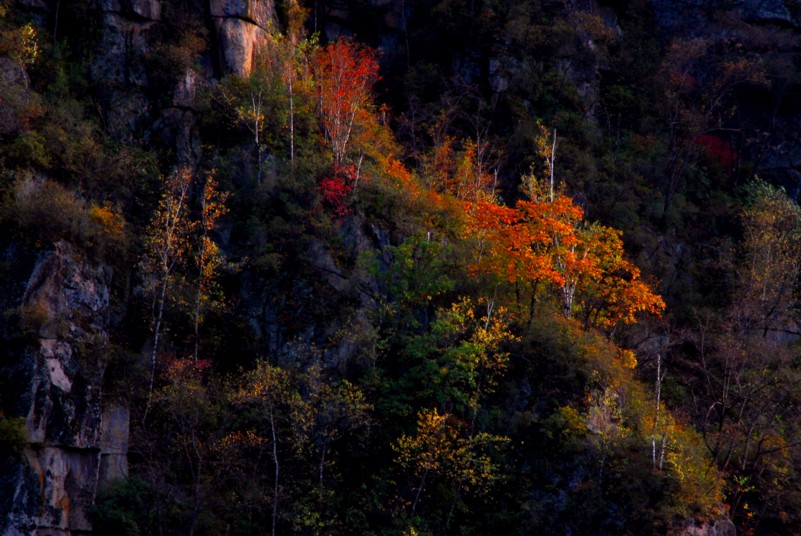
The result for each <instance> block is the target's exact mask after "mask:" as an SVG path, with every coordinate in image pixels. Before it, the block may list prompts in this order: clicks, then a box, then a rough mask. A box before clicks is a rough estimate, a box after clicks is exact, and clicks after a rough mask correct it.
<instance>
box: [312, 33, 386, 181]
mask: <svg viewBox="0 0 801 536" xmlns="http://www.w3.org/2000/svg"><path fill="white" fill-rule="evenodd" d="M312 68H313V70H314V78H315V82H316V85H317V97H318V113H319V115H320V119H321V121H322V124H323V131H324V132H325V138H326V140H327V141H328V143H329V145H330V147H331V152H332V153H333V157H334V163H335V164H336V165H340V166H341V165H344V164H345V163H346V159H347V149H348V141H349V140H350V138H351V133H352V132H353V127H354V124H355V123H356V121H357V118H358V115H359V111H360V110H363V109H365V108H367V107H368V106H369V105H370V101H371V95H370V91H371V89H372V87H373V84H375V82H376V81H377V80H378V54H377V52H376V51H375V50H373V49H372V48H369V47H366V46H363V45H360V44H359V43H355V42H353V41H352V40H350V39H346V38H340V39H338V40H336V41H334V42H332V43H329V44H328V45H327V46H325V47H323V48H320V49H318V50H317V51H316V52H315V54H314V56H313V57H312Z"/></svg>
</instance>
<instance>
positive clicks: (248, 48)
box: [209, 0, 275, 75]
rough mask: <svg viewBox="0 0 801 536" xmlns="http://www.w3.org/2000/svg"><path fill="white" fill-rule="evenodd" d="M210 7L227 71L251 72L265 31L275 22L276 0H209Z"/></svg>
mask: <svg viewBox="0 0 801 536" xmlns="http://www.w3.org/2000/svg"><path fill="white" fill-rule="evenodd" d="M209 7H210V10H211V16H212V18H213V19H214V28H215V30H216V32H217V39H218V42H219V55H220V64H221V65H222V67H223V69H224V71H225V72H226V74H229V73H233V74H239V75H248V74H250V71H251V69H252V68H253V61H254V59H255V56H256V52H257V51H258V48H259V46H260V44H262V43H263V42H264V38H265V35H266V34H265V32H266V31H267V30H269V28H270V26H271V25H272V24H273V22H274V21H275V5H274V4H273V0H210V5H209Z"/></svg>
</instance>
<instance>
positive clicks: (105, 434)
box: [0, 242, 127, 536]
mask: <svg viewBox="0 0 801 536" xmlns="http://www.w3.org/2000/svg"><path fill="white" fill-rule="evenodd" d="M111 277H112V274H111V271H110V269H108V268H107V267H105V266H102V265H97V264H95V263H93V262H90V261H88V260H87V259H86V258H84V257H83V255H82V254H81V253H80V252H79V250H78V249H77V248H75V247H74V246H72V245H70V244H68V243H66V242H59V243H57V244H55V246H54V248H53V249H52V250H50V251H47V252H44V253H42V254H41V255H40V258H39V260H38V262H37V263H36V266H35V268H34V270H33V273H32V274H31V276H30V279H29V280H28V283H27V287H26V289H25V294H24V297H23V299H22V302H21V305H20V307H19V311H20V317H21V324H22V328H23V329H24V331H25V333H24V335H23V336H24V338H25V340H26V343H24V344H22V345H21V349H20V351H19V352H18V353H17V355H13V356H10V357H11V363H8V364H6V365H5V367H4V369H3V374H4V376H5V378H4V379H5V380H6V384H7V385H8V386H10V387H11V389H12V390H14V392H15V395H16V396H15V398H16V404H15V406H16V407H15V408H14V410H15V412H16V413H17V414H19V415H23V416H25V432H26V438H27V441H28V447H27V448H26V449H25V450H24V453H23V455H22V456H21V457H20V459H18V460H17V462H16V463H13V464H9V465H8V469H9V470H8V471H6V473H5V474H3V476H2V478H0V489H2V493H0V496H2V502H3V504H2V508H0V510H2V511H3V512H7V515H5V516H4V517H3V518H2V519H0V530H1V531H2V533H3V534H4V535H8V536H15V535H23V534H25V535H29V534H41V535H50V534H70V533H73V534H74V533H81V532H87V531H90V530H91V524H90V522H89V519H88V515H89V509H90V508H91V506H92V503H93V500H94V496H95V491H96V488H97V485H98V482H99V477H100V475H101V471H100V469H101V459H102V460H103V461H104V462H105V463H104V464H103V468H104V470H103V472H102V475H103V478H109V477H115V476H122V475H124V474H125V473H126V462H125V459H124V457H123V458H120V457H119V453H120V451H124V450H125V444H126V442H127V413H126V411H125V410H124V409H120V408H109V409H107V410H104V408H103V404H102V389H101V386H102V380H103V372H104V366H105V358H106V356H105V352H106V348H107V342H108V307H109V284H110V282H111ZM6 396H7V397H8V394H6ZM8 398H11V397H8Z"/></svg>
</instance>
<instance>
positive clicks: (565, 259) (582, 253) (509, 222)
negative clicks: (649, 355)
mask: <svg viewBox="0 0 801 536" xmlns="http://www.w3.org/2000/svg"><path fill="white" fill-rule="evenodd" d="M466 228H467V234H468V236H470V237H472V238H474V239H475V240H476V243H477V256H476V258H475V260H474V262H472V263H471V266H470V270H471V272H472V273H473V274H480V273H484V274H494V275H498V276H502V277H504V278H505V279H506V280H507V281H509V282H510V283H516V282H521V281H525V282H530V283H532V284H533V286H534V288H535V289H537V288H543V287H544V288H548V289H550V290H551V291H555V293H556V294H557V295H558V296H559V300H560V302H561V304H562V308H563V312H564V315H565V316H566V317H572V316H577V314H578V315H580V317H581V318H582V319H583V320H584V322H585V323H586V324H587V325H593V326H595V327H599V328H612V327H614V326H616V325H617V324H618V323H619V322H622V323H632V322H634V321H635V315H636V314H637V313H640V312H650V313H654V314H659V313H660V312H661V311H662V310H663V309H664V306H665V304H664V302H663V300H662V298H661V297H660V296H659V295H658V294H656V293H655V292H654V291H653V289H652V288H651V287H650V286H649V285H648V284H647V283H646V282H644V281H642V279H640V270H639V269H638V268H637V267H636V266H635V265H634V264H632V263H631V262H629V261H627V260H626V259H625V258H624V254H623V242H622V240H621V238H620V234H621V233H620V231H617V230H615V229H612V228H609V227H605V226H603V225H599V224H587V223H585V222H584V212H583V211H582V210H581V208H580V207H578V206H576V205H575V204H573V200H572V199H571V198H570V197H568V196H566V195H563V194H557V195H554V196H553V198H550V196H537V197H535V199H533V200H523V201H519V202H518V203H517V205H516V206H515V207H514V208H510V207H505V206H501V205H498V204H496V203H493V202H490V201H479V202H476V203H469V204H467V227H466Z"/></svg>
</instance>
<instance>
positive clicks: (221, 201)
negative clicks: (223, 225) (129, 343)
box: [192, 174, 229, 365]
mask: <svg viewBox="0 0 801 536" xmlns="http://www.w3.org/2000/svg"><path fill="white" fill-rule="evenodd" d="M228 197H229V195H228V194H227V193H224V192H220V190H219V187H218V184H217V180H216V179H215V178H214V175H213V174H212V175H209V176H208V177H206V183H205V184H204V185H203V191H202V192H201V193H200V221H198V222H197V229H198V233H197V236H196V238H195V241H196V243H197V245H196V251H195V254H194V260H195V263H196V264H197V281H196V284H195V297H194V306H193V310H192V324H193V328H194V336H195V364H196V365H197V362H198V353H199V351H200V323H201V322H202V320H203V316H204V312H205V310H206V309H207V308H208V307H209V305H211V304H212V303H213V302H214V295H215V294H216V293H217V291H218V289H217V282H216V277H217V274H218V272H219V269H220V266H221V265H222V262H223V258H222V254H221V253H220V248H219V247H218V246H217V244H216V243H215V242H214V240H212V239H211V233H212V232H213V231H214V230H215V228H216V226H217V225H218V223H219V220H220V218H222V217H223V216H225V214H226V213H227V212H228V208H227V207H226V205H225V203H226V201H227V199H228Z"/></svg>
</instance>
